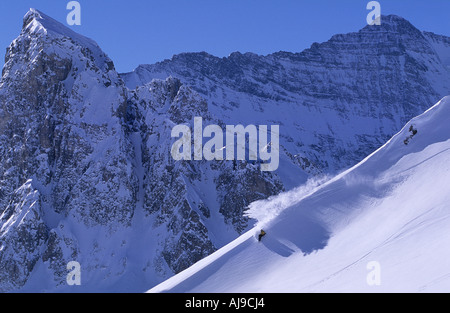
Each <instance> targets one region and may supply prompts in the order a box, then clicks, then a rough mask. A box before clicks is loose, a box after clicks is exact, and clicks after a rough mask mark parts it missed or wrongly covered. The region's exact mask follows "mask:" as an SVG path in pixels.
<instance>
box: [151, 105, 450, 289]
mask: <svg viewBox="0 0 450 313" xmlns="http://www.w3.org/2000/svg"><path fill="white" fill-rule="evenodd" d="M449 119H450V97H445V98H443V99H442V100H441V101H439V103H438V104H436V105H434V106H433V107H432V108H430V109H429V110H427V111H426V112H425V113H423V114H421V115H419V116H417V117H416V118H414V119H412V120H411V121H410V122H408V123H407V124H406V126H405V127H404V128H403V129H402V130H401V131H400V132H399V133H398V134H397V135H395V136H394V137H393V138H392V139H391V140H389V141H388V142H387V143H386V144H385V145H384V146H383V147H381V148H380V149H378V150H377V151H376V152H374V153H373V154H371V155H370V156H369V157H367V158H366V159H365V160H363V161H362V162H360V163H359V164H358V165H356V166H354V167H353V168H351V169H349V170H347V171H345V172H343V173H342V174H340V175H338V176H336V177H335V178H333V179H332V180H330V181H329V182H327V183H324V184H322V185H321V186H320V187H318V188H316V189H315V190H313V191H312V192H311V193H309V194H308V195H306V196H305V190H301V189H298V190H297V191H294V192H290V193H284V194H281V195H279V196H276V197H273V198H272V199H271V200H268V201H266V202H259V204H260V206H266V207H268V206H270V204H272V205H273V208H274V209H275V210H276V209H278V208H279V207H281V206H280V204H282V205H283V204H286V205H284V210H283V212H277V213H279V214H277V215H276V216H275V217H273V218H272V220H270V221H264V222H265V224H264V225H258V227H256V228H255V229H253V230H252V231H249V232H248V233H246V234H244V235H242V236H241V237H239V238H238V239H236V240H235V241H233V242H231V243H230V244H229V245H227V246H226V247H224V248H222V249H220V250H218V251H217V252H216V253H214V254H213V255H211V256H209V257H207V258H205V259H203V260H201V261H200V262H198V263H197V264H195V265H193V266H192V267H190V268H189V269H187V270H186V271H184V272H182V273H180V274H178V275H176V276H174V277H172V278H171V279H169V280H167V281H165V282H164V283H162V284H160V285H158V286H156V287H155V288H153V289H151V290H150V291H149V292H181V293H184V292H200V293H201V292H213V293H214V292H225V293H227V292H238V293H245V292H247V293H248V292H448V290H449V288H450V276H449V275H448V262H446V260H448V249H446V247H447V246H448V244H449V240H450V237H449V236H448V228H449V225H450V212H449V210H448V208H449V206H448V203H449V201H450V197H449V195H450V193H449V177H450V176H449V173H450V165H449V163H448V159H449V156H450V123H449ZM405 138H410V140H409V141H405ZM312 187H314V186H312ZM310 189H314V188H310ZM296 194H297V201H295V198H296ZM270 201H271V203H270ZM256 204H257V203H256ZM289 205H290V206H289ZM257 207H258V205H255V204H254V205H252V208H253V210H256V209H257ZM263 209H266V208H263ZM252 213H253V214H255V212H252ZM261 226H263V227H264V230H265V231H266V236H265V237H264V239H263V240H262V241H261V242H258V240H257V235H258V233H259V232H260V227H261ZM374 263H376V264H377V265H380V268H381V274H380V275H381V276H380V277H381V280H380V282H379V283H377V284H376V285H374V284H373V281H372V280H370V279H369V278H370V275H369V274H370V273H371V272H370V270H371V267H369V265H370V264H374ZM374 286H376V287H374Z"/></svg>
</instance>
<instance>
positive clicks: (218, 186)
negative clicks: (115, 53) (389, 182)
mask: <svg viewBox="0 0 450 313" xmlns="http://www.w3.org/2000/svg"><path fill="white" fill-rule="evenodd" d="M383 19H384V22H383V26H381V27H375V26H374V27H366V28H364V29H363V30H361V31H360V32H358V33H352V34H347V35H337V36H334V37H333V38H331V39H330V41H328V42H326V43H323V44H314V45H313V46H312V47H311V49H308V50H306V51H304V52H302V53H298V54H293V53H287V52H279V53H275V54H273V55H269V56H257V55H253V54H244V55H242V54H240V53H234V54H232V55H231V56H230V57H228V58H224V59H220V58H216V57H213V56H210V55H207V54H205V53H187V54H182V55H179V56H174V58H173V59H172V60H167V61H164V62H161V63H158V64H155V65H145V66H141V67H139V68H138V69H136V70H135V71H134V72H133V73H129V74H118V73H117V72H116V70H115V68H114V63H113V62H112V60H111V59H109V57H108V56H107V55H106V54H105V53H104V52H103V51H102V50H101V48H100V47H99V46H98V45H97V44H96V43H95V42H94V41H93V40H91V39H88V38H85V37H83V36H81V35H79V34H77V33H75V32H73V31H72V30H70V29H69V28H67V27H65V26H64V25H62V24H60V23H59V22H57V21H55V20H53V19H52V18H50V17H48V16H46V15H45V14H43V13H42V12H39V11H38V10H35V9H31V10H30V11H29V12H28V13H27V14H26V15H25V17H24V23H23V28H22V32H21V33H20V35H19V36H18V38H17V39H16V40H14V41H13V42H12V43H11V45H10V46H9V47H8V49H7V53H6V62H5V66H4V68H3V75H2V79H1V81H0V291H62V292H64V291H69V292H70V291H74V290H75V291H145V290H148V289H149V288H151V287H152V286H155V285H156V284H158V283H161V282H162V281H164V280H166V279H167V278H169V277H171V276H173V275H174V274H176V273H179V272H181V271H183V270H184V269H186V268H188V267H190V266H191V265H192V264H194V263H196V262H198V261H200V260H201V259H203V258H205V257H207V256H208V255H210V254H212V253H213V252H214V251H216V250H218V249H220V248H221V247H223V246H225V245H226V244H228V243H229V242H231V241H232V240H234V239H236V238H237V237H238V236H239V235H241V234H243V233H245V232H246V231H248V230H249V229H251V228H252V227H253V221H252V220H251V219H249V218H248V217H247V216H246V215H245V210H246V208H247V207H248V206H249V205H250V204H251V203H254V202H255V201H258V200H264V199H267V198H268V197H271V196H274V195H277V194H279V193H280V192H282V191H286V190H290V189H292V188H293V187H296V186H298V185H300V184H303V183H305V182H306V181H307V180H308V178H311V177H317V175H327V174H330V173H336V172H337V171H341V170H343V169H345V168H347V167H349V166H351V165H353V164H356V163H357V162H359V161H360V160H362V159H363V158H364V157H365V156H367V155H368V154H370V153H371V152H373V151H374V150H375V149H376V148H378V147H379V146H381V145H382V144H383V143H384V142H385V141H386V140H387V139H388V138H390V137H391V136H392V135H393V134H395V133H396V132H398V130H399V129H400V128H401V127H402V125H404V123H406V122H407V121H408V120H409V119H411V118H412V117H414V116H416V115H418V114H420V113H421V112H423V111H425V110H426V109H427V108H428V104H429V103H435V102H436V101H438V99H440V98H442V97H443V96H444V95H447V94H450V69H449V67H448V66H449V56H450V39H449V38H448V37H444V36H439V35H435V34H431V33H425V32H421V31H419V30H417V29H416V28H414V27H413V26H412V25H411V24H410V23H409V22H407V21H405V20H404V19H402V18H399V17H396V16H389V17H384V18H383ZM196 116H201V117H202V118H203V121H204V125H205V126H206V124H215V125H221V126H222V125H227V124H231V125H237V124H240V123H242V124H244V125H248V124H254V125H274V124H275V125H280V136H281V138H280V167H279V169H278V170H277V171H275V172H261V170H260V167H259V165H258V164H254V163H253V162H246V161H242V162H230V161H212V162H207V161H205V160H203V161H174V159H173V158H172V157H171V154H170V151H171V145H172V144H173V142H174V139H173V138H171V130H172V128H173V127H174V126H175V125H177V124H185V125H189V126H190V127H191V128H192V127H193V123H194V117H196ZM419 131H420V130H419ZM256 203H258V202H256ZM253 217H258V216H257V215H255V216H253ZM70 261H77V262H79V263H80V265H81V270H82V285H81V286H79V287H75V288H76V289H74V287H70V286H67V283H66V275H67V273H68V270H67V267H66V266H67V264H68V263H69V262H70Z"/></svg>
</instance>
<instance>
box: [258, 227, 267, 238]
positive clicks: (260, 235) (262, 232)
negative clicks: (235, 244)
mask: <svg viewBox="0 0 450 313" xmlns="http://www.w3.org/2000/svg"><path fill="white" fill-rule="evenodd" d="M265 235H266V232H265V231H264V230H262V229H261V233H260V234H259V236H258V241H261V239H263V237H264V236H265Z"/></svg>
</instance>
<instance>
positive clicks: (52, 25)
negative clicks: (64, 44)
mask: <svg viewBox="0 0 450 313" xmlns="http://www.w3.org/2000/svg"><path fill="white" fill-rule="evenodd" d="M23 31H26V32H28V33H43V34H46V35H52V36H61V37H66V38H71V39H73V40H74V41H76V42H77V43H79V44H81V45H84V46H87V47H88V48H93V49H100V47H99V46H98V44H97V43H96V42H95V41H94V40H92V39H90V38H87V37H84V36H83V35H80V34H78V33H76V32H74V31H73V30H71V29H70V28H68V27H66V26H65V25H63V24H61V23H60V22H58V21H56V20H54V19H53V18H51V17H49V16H48V15H45V14H44V13H42V12H41V11H39V10H36V9H33V8H31V9H30V10H29V11H28V12H27V14H25V16H24V18H23Z"/></svg>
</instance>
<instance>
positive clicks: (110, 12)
mask: <svg viewBox="0 0 450 313" xmlns="http://www.w3.org/2000/svg"><path fill="white" fill-rule="evenodd" d="M68 2H69V0H1V1H0V23H1V27H0V49H1V50H0V54H1V56H0V59H1V61H0V66H3V55H4V50H5V49H6V47H7V46H8V45H9V43H10V42H11V41H12V40H13V39H14V38H15V37H17V35H18V34H19V33H20V29H21V26H22V17H23V15H24V14H25V13H26V12H27V11H28V9H29V8H30V7H33V8H36V9H38V10H41V11H42V12H44V13H46V14H47V15H50V16H52V17H53V18H55V19H57V20H58V21H60V22H63V23H65V21H66V16H67V14H68V12H69V11H67V10H66V5H67V3H68ZM79 2H80V4H81V13H82V25H81V26H72V28H73V29H74V30H75V31H77V32H79V33H81V34H83V35H85V36H87V37H90V38H92V39H94V40H95V41H97V43H98V44H99V45H100V46H101V47H102V49H103V50H104V51H105V52H106V53H107V54H108V55H109V56H110V57H111V59H112V60H113V61H114V63H115V65H116V68H117V69H118V71H120V72H127V71H131V70H133V69H134V68H135V67H136V66H138V65H139V64H146V63H154V62H157V61H161V60H163V59H166V58H170V57H171V56H172V55H174V54H177V53H180V52H198V51H206V52H208V53H211V54H213V55H216V56H220V57H222V56H227V55H229V54H230V53H231V52H234V51H240V52H255V53H258V54H269V53H272V52H276V51H280V50H284V51H291V52H300V51H302V50H303V49H305V48H308V47H309V46H310V45H311V44H312V43H313V42H322V41H326V40H328V39H329V38H330V37H331V36H332V35H334V34H336V33H347V32H351V31H357V30H359V29H360V28H362V27H364V26H365V23H366V22H365V21H366V16H367V14H368V12H369V11H367V10H366V5H367V3H368V2H369V0H79ZM379 2H380V3H381V8H382V14H385V15H387V14H397V15H400V16H403V17H405V18H406V19H408V20H409V21H411V22H412V23H413V24H414V25H415V26H416V27H418V28H419V29H421V30H428V31H433V32H435V33H438V34H443V35H449V36H450V17H449V12H450V0H427V1H425V0H408V1H406V0H384V1H383V0H380V1H379Z"/></svg>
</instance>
